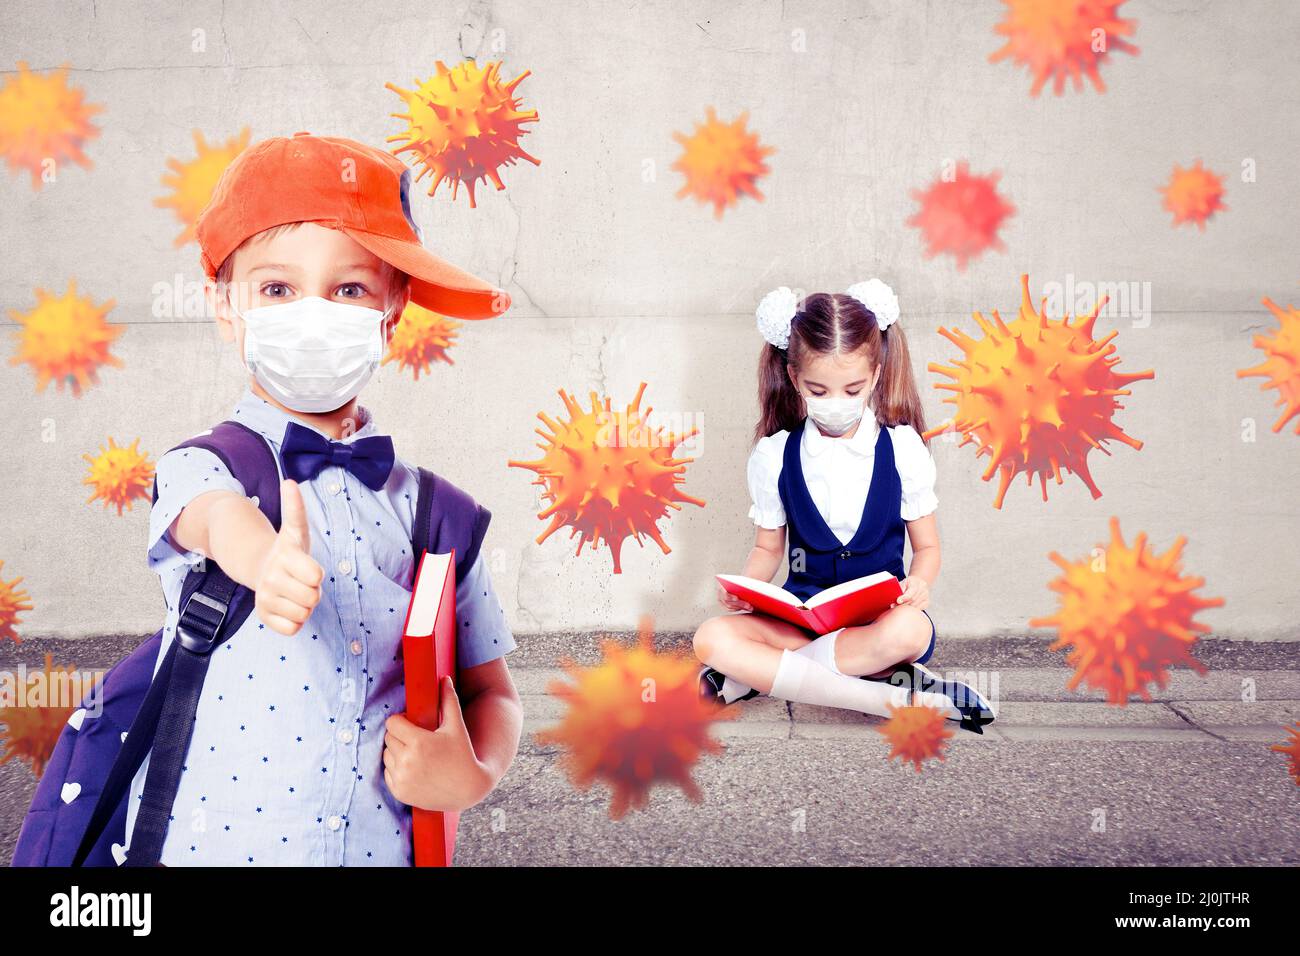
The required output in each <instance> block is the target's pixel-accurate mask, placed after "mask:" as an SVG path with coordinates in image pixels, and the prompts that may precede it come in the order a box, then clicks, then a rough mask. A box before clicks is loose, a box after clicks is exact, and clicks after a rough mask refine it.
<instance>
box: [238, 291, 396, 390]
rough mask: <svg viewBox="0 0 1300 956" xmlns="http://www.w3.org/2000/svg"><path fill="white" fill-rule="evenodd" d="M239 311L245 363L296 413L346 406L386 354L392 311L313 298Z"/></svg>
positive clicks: (258, 378)
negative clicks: (387, 326) (242, 324)
mask: <svg viewBox="0 0 1300 956" xmlns="http://www.w3.org/2000/svg"><path fill="white" fill-rule="evenodd" d="M231 308H232V309H235V306H234V304H233V303H232V304H231ZM235 314H236V315H238V316H239V317H240V318H241V319H243V322H244V356H243V357H244V364H245V365H246V366H247V367H248V370H249V371H250V372H251V373H252V374H253V376H254V377H255V378H256V379H257V381H258V382H259V383H260V384H261V386H262V387H263V388H265V389H266V390H267V392H269V393H270V394H271V395H273V396H274V397H275V399H276V400H277V401H279V402H280V403H281V404H283V405H284V406H285V407H286V408H291V409H293V410H294V411H296V412H331V411H334V409H336V408H341V407H342V406H344V405H346V404H347V403H348V402H350V401H351V400H352V399H354V398H356V396H357V395H358V393H360V391H361V389H362V387H363V386H364V385H365V384H366V382H367V381H369V380H370V376H371V375H373V374H374V371H375V369H377V368H378V367H379V363H380V361H381V359H382V358H383V354H384V345H385V342H384V322H385V320H386V319H387V318H388V317H389V312H388V311H382V312H381V311H380V310H379V309H370V308H366V307H365V306H359V305H348V304H347V303H346V302H334V301H331V300H328V299H322V298H320V297H318V296H308V297H306V298H302V299H294V300H293V301H291V302H283V303H276V304H275V305H267V306H261V307H259V308H256V309H249V310H248V311H247V312H243V313H241V312H239V310H238V309H235Z"/></svg>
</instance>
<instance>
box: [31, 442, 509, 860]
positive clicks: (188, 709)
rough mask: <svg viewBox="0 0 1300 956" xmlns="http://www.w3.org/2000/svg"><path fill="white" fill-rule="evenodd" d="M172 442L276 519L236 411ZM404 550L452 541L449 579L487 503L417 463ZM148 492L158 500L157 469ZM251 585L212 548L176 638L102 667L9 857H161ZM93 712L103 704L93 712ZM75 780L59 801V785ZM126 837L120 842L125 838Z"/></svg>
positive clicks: (465, 559) (275, 491)
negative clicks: (206, 697)
mask: <svg viewBox="0 0 1300 956" xmlns="http://www.w3.org/2000/svg"><path fill="white" fill-rule="evenodd" d="M176 447H177V448H203V449H205V450H207V451H210V452H212V453H213V454H215V455H216V456H217V457H218V458H220V459H221V461H222V462H224V463H225V465H226V468H227V469H228V470H229V471H230V473H231V474H232V475H234V477H235V479H236V480H237V481H239V483H240V484H242V485H243V486H244V490H245V491H246V492H247V493H248V495H249V497H251V498H252V499H253V500H254V501H255V502H257V506H258V508H260V509H261V511H262V513H263V514H264V515H266V517H267V519H268V520H269V521H270V522H271V525H272V526H273V527H274V528H276V529H279V527H280V469H279V467H278V463H277V462H276V460H275V457H274V455H273V453H272V451H271V447H270V445H268V444H267V443H266V441H265V440H264V439H263V438H262V437H261V436H260V435H258V434H257V433H256V432H254V431H252V430H251V429H249V428H247V427H246V426H244V425H242V424H240V423H239V422H234V421H226V422H222V423H221V424H219V425H217V426H215V427H214V428H213V429H212V430H211V431H210V432H207V433H205V434H203V435H198V436H196V437H194V438H191V439H190V440H189V441H186V442H182V443H181V444H180V445H177V446H176ZM419 475H420V484H419V494H418V497H417V499H416V508H415V526H414V528H413V534H412V541H411V547H412V550H411V553H412V555H414V556H416V558H417V560H415V561H413V562H412V564H413V566H414V567H418V566H419V561H418V556H419V554H420V552H421V551H428V552H430V553H434V554H445V553H446V552H448V551H450V550H451V549H452V548H455V550H456V580H457V581H460V579H461V578H462V577H463V575H464V574H465V572H466V571H468V570H469V568H470V567H471V566H472V565H473V563H474V560H475V558H476V557H477V555H478V551H479V547H480V545H481V544H482V542H483V534H484V532H485V531H486V530H487V525H488V522H489V520H491V514H490V513H489V512H488V511H487V509H485V508H483V507H482V506H481V505H478V504H476V503H475V502H474V500H473V499H472V498H471V497H470V496H469V495H468V494H466V493H465V492H464V491H461V490H460V489H459V488H457V487H455V486H454V485H452V484H451V483H450V482H448V481H446V480H444V479H442V478H440V477H438V476H437V475H435V474H433V473H432V472H430V471H427V470H425V469H423V468H421V469H419ZM153 500H154V501H155V502H156V501H157V500H158V486H157V481H156V480H155V483H154V489H153ZM253 598H254V595H253V592H252V591H250V590H249V589H248V588H245V587H243V586H242V585H239V584H236V583H235V582H234V581H232V580H231V579H230V578H229V577H227V576H226V575H225V573H224V572H222V570H221V569H220V568H219V567H218V566H217V564H216V562H214V561H211V560H208V561H206V562H204V564H203V565H201V566H199V567H197V568H195V569H192V570H191V571H190V572H189V573H188V574H187V575H186V577H185V582H184V584H183V585H182V588H181V614H180V617H179V619H178V621H177V626H176V638H175V640H173V641H172V642H171V644H170V646H169V647H168V650H167V654H166V656H165V657H164V658H163V661H162V664H161V665H159V667H158V669H157V675H156V676H155V674H154V665H155V663H156V662H157V660H158V653H159V650H160V649H161V647H162V631H161V630H159V631H158V632H157V633H155V634H154V635H153V636H152V637H150V638H149V639H148V640H146V641H145V642H144V643H143V644H141V645H140V646H139V647H137V648H136V649H135V650H134V651H132V652H131V654H130V655H128V656H127V657H126V658H124V659H123V660H121V661H120V662H118V664H117V665H116V666H114V667H113V668H112V669H110V670H109V672H108V673H107V675H105V677H104V679H103V680H102V681H100V683H99V684H98V685H97V686H96V687H95V688H94V689H93V690H91V691H90V693H89V694H88V695H87V697H86V699H85V700H83V701H82V703H81V706H82V707H83V708H85V709H86V710H87V711H88V713H87V715H86V718H85V720H83V721H82V723H81V727H80V729H76V728H74V727H73V726H72V725H71V724H68V725H67V726H65V727H64V728H63V731H62V733H61V734H60V735H59V740H58V743H57V744H56V745H55V747H54V753H53V754H52V755H51V757H50V760H49V763H48V764H47V766H46V769H45V774H44V776H43V777H41V782H40V784H39V786H37V788H36V795H35V797H33V798H32V805H31V808H30V809H29V810H28V811H27V816H26V818H25V819H24V821H23V827H22V831H21V832H20V833H19V835H18V845H17V847H16V848H15V850H14V856H13V860H12V862H11V864H10V865H11V866H115V865H121V864H122V863H123V862H125V864H126V865H127V866H154V865H159V864H158V860H159V857H160V856H161V855H162V846H163V839H164V838H165V837H166V835H167V826H168V823H169V822H170V819H171V810H172V803H173V802H174V800H175V797H176V792H177V789H178V788H179V786H180V775H181V769H182V765H183V762H184V760H185V755H186V752H187V751H188V749H189V742H190V737H191V735H192V734H193V731H194V717H195V712H196V710H197V708H198V703H199V695H200V694H201V692H202V689H203V679H204V677H205V675H206V672H207V665H208V660H209V654H210V653H211V652H212V651H213V650H215V649H216V648H218V647H220V646H221V645H222V644H223V643H224V642H225V640H226V638H227V637H229V636H230V635H231V634H233V633H234V632H235V631H237V630H238V629H239V626H240V625H241V624H242V623H243V622H244V620H245V619H246V618H247V617H248V615H249V614H250V613H251V612H252V610H253ZM94 713H98V714H99V716H97V717H95V716H91V715H92V714H94ZM150 753H152V754H153V756H152V757H151V758H150V760H149V771H148V773H147V774H146V775H145V785H144V792H143V794H142V795H141V799H140V806H139V809H138V811H137V813H136V821H135V827H134V829H133V830H132V832H131V839H130V840H129V841H128V840H127V834H126V809H127V796H128V793H129V790H130V786H131V781H132V780H133V779H134V777H135V775H136V773H137V772H138V771H139V769H140V766H141V764H143V763H144V760H145V757H146V756H148V755H149V754H150ZM71 784H75V785H77V786H78V788H79V789H78V792H77V793H76V796H75V797H74V798H73V799H72V800H71V801H70V802H65V801H64V799H63V795H64V793H65V786H67V785H71ZM127 845H129V846H130V852H129V853H127V854H125V860H123V856H124V851H123V847H124V846H127Z"/></svg>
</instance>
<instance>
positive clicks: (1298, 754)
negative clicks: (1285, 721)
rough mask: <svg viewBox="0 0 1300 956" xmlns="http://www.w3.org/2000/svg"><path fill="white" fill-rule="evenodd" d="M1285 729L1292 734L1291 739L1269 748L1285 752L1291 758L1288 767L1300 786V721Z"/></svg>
mask: <svg viewBox="0 0 1300 956" xmlns="http://www.w3.org/2000/svg"><path fill="white" fill-rule="evenodd" d="M1284 729H1285V730H1286V732H1287V733H1288V734H1290V735H1291V740H1290V741H1289V742H1288V743H1285V744H1274V745H1273V746H1271V747H1269V748H1268V749H1269V750H1276V751H1277V752H1278V753H1284V754H1286V755H1287V756H1288V757H1290V758H1291V762H1290V767H1289V768H1288V769H1290V771H1291V778H1292V779H1293V780H1294V781H1295V782H1296V786H1298V787H1300V723H1296V724H1294V725H1293V726H1291V727H1287V728H1284Z"/></svg>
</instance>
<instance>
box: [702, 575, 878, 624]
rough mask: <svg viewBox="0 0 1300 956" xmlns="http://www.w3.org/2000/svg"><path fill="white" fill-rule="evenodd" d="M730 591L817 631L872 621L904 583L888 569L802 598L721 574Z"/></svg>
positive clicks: (762, 583) (767, 611)
mask: <svg viewBox="0 0 1300 956" xmlns="http://www.w3.org/2000/svg"><path fill="white" fill-rule="evenodd" d="M717 578H718V583H719V584H721V585H722V587H723V589H724V590H725V591H726V592H727V593H728V594H734V595H735V596H736V597H738V598H740V599H741V600H742V601H748V602H749V603H750V604H751V605H753V608H754V610H755V611H757V612H759V613H760V614H769V615H771V616H772V617H779V618H780V619H781V620H783V621H789V622H790V623H791V624H793V625H795V626H796V627H802V628H806V629H807V630H809V631H812V632H814V633H816V634H828V633H830V632H831V631H833V630H836V629H837V628H841V627H856V626H857V625H859V624H870V623H871V622H872V621H874V620H875V619H876V618H878V617H879V616H880V615H881V614H883V613H884V612H885V611H887V610H889V606H890V605H891V604H893V603H894V602H895V601H896V600H898V596H899V595H900V594H902V593H903V586H902V585H901V584H899V582H898V578H896V577H894V576H893V575H892V574H890V573H889V572H888V571H880V572H877V573H876V574H869V575H867V576H866V577H865V578H854V579H853V580H852V581H845V582H844V583H843V584H837V585H835V586H834V587H830V588H827V589H826V590H825V591H822V592H820V593H819V594H814V595H813V596H812V597H811V598H809V599H808V600H807V601H801V600H799V598H797V597H796V596H795V595H793V594H791V593H790V592H789V591H787V590H786V589H785V588H782V587H777V586H776V585H775V584H772V583H770V582H768V581H759V580H757V579H756V578H747V577H744V576H743V575H740V574H719V575H718V576H717Z"/></svg>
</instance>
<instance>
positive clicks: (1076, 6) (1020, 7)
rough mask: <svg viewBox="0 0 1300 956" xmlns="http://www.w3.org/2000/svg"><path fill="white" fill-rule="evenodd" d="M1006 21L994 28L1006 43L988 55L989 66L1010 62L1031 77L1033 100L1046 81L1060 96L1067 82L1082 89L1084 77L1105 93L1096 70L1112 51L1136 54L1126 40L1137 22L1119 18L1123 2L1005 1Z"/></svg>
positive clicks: (1135, 49) (1097, 0)
mask: <svg viewBox="0 0 1300 956" xmlns="http://www.w3.org/2000/svg"><path fill="white" fill-rule="evenodd" d="M1003 2H1004V3H1005V4H1006V5H1007V11H1006V18H1005V19H1004V20H1003V21H1002V22H1001V23H999V24H998V25H997V26H996V27H995V28H994V29H995V30H996V31H997V32H998V33H1000V34H1002V35H1003V36H1004V37H1006V38H1007V42H1006V44H1005V45H1004V46H1003V47H1002V48H1001V49H999V50H997V51H996V52H994V53H992V54H990V55H989V60H990V62H993V63H996V62H998V61H999V60H1002V59H1005V58H1007V57H1010V58H1011V59H1012V60H1014V61H1015V62H1016V63H1018V64H1020V65H1022V66H1026V67H1028V68H1029V71H1030V72H1031V73H1033V75H1034V85H1033V86H1032V87H1031V88H1030V90H1029V92H1030V94H1032V95H1033V96H1037V95H1038V94H1039V92H1040V91H1041V90H1042V88H1043V85H1044V84H1045V83H1046V82H1047V81H1048V80H1049V79H1050V80H1051V81H1052V90H1053V92H1055V93H1056V95H1057V96H1060V95H1061V93H1062V91H1064V89H1065V81H1066V78H1067V77H1068V78H1069V79H1071V80H1073V81H1074V89H1075V92H1081V91H1082V90H1083V77H1085V76H1086V77H1088V79H1089V80H1091V81H1092V85H1093V86H1094V87H1096V89H1097V92H1099V93H1104V92H1105V91H1106V84H1105V83H1103V82H1102V81H1101V74H1100V73H1098V72H1097V68H1098V67H1099V66H1101V65H1102V64H1104V63H1105V62H1106V59H1107V57H1108V56H1109V54H1110V51H1111V50H1112V49H1114V50H1118V51H1123V52H1124V53H1132V54H1136V53H1137V52H1138V48H1137V47H1135V46H1133V45H1132V44H1131V43H1129V42H1128V41H1127V40H1125V39H1124V38H1125V37H1130V36H1132V35H1133V31H1134V30H1135V29H1136V28H1137V23H1136V21H1133V20H1125V19H1123V18H1122V17H1120V16H1119V12H1118V11H1119V7H1120V6H1121V5H1122V4H1123V3H1124V0H1003Z"/></svg>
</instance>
